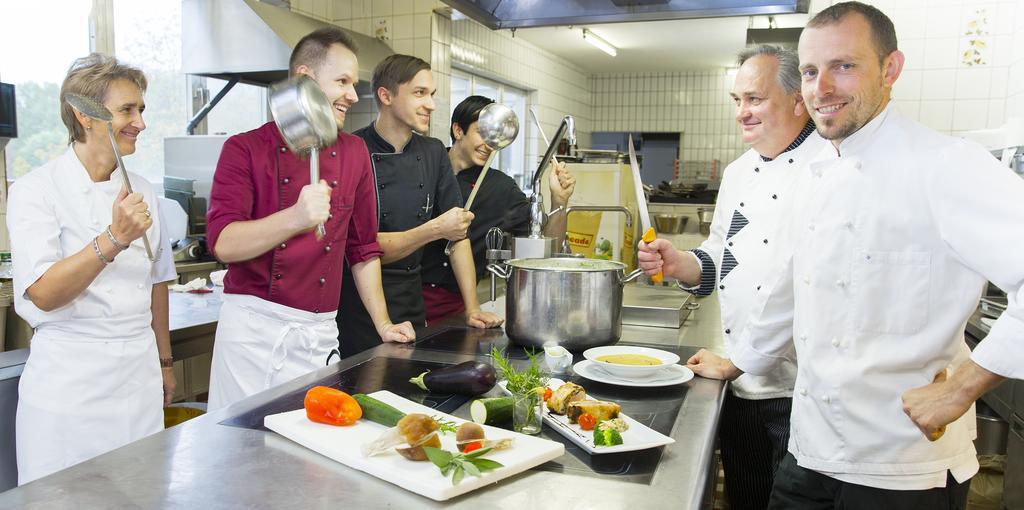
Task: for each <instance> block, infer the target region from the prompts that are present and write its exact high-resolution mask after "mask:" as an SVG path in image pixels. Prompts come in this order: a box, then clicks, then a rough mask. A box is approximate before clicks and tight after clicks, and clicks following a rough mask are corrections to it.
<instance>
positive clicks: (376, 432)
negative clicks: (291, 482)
mask: <svg viewBox="0 0 1024 510" xmlns="http://www.w3.org/2000/svg"><path fill="white" fill-rule="evenodd" d="M370 396H371V397H373V398H376V399H377V400H380V401H381V402H384V403H387V404H390V405H392V406H394V407H395V408H397V409H399V410H401V411H403V412H405V413H423V414H426V415H429V416H438V417H441V418H443V419H445V420H450V421H453V422H455V423H457V424H461V423H462V422H464V421H466V420H463V419H460V418H456V417H454V416H451V415H448V414H444V413H441V412H438V411H436V410H433V409H430V408H429V407H425V406H423V405H420V404H417V403H416V402H412V401H410V400H407V399H405V398H402V397H400V396H398V395H395V394H394V393H391V392H390V391H378V392H376V393H371V394H370ZM263 425H264V426H266V427H267V428H268V429H270V430H273V431H274V432H277V433H278V434H281V435H282V436H284V437H287V438H288V439H291V440H292V441H295V442H296V443H299V444H301V445H302V446H305V447H306V448H309V449H310V450H313V451H315V452H317V453H319V454H321V455H324V456H326V457H329V458H331V459H334V460H336V461H338V462H341V463H342V464H345V465H346V466H349V467H351V468H355V469H358V470H360V471H364V472H366V473H369V474H371V475H373V476H376V477H377V478H380V479H381V480H386V481H388V482H391V483H393V484H395V485H397V486H399V487H401V488H403V489H406V490H410V491H412V492H415V493H416V494H420V495H422V496H426V497H428V498H430V499H433V500H437V501H444V500H446V499H450V498H453V497H455V496H458V495H460V494H465V493H467V492H469V491H472V490H475V489H479V488H480V487H483V486H484V485H487V484H491V483H494V482H497V481H498V480H501V479H503V478H508V477H510V476H512V475H514V474H517V473H520V472H523V471H526V470H527V469H530V468H532V467H534V466H537V465H540V464H543V463H545V462H547V461H549V460H552V459H556V458H558V457H561V456H562V454H564V453H565V446H564V445H563V444H562V443H557V442H554V441H549V440H547V439H541V438H539V437H533V436H527V435H523V434H519V433H516V432H512V431H510V430H504V429H500V428H497V427H490V426H487V425H484V426H483V427H484V433H485V435H486V437H487V439H502V438H506V437H513V438H515V443H514V444H513V446H512V447H511V448H508V449H505V450H498V451H492V452H490V453H488V454H487V456H486V458H488V459H491V460H495V461H497V462H500V463H502V464H504V467H501V468H498V469H495V470H494V471H490V472H488V473H484V475H483V476H482V477H475V476H466V477H465V478H463V479H462V481H461V482H459V484H458V485H454V486H453V485H452V482H451V477H450V476H449V477H444V476H442V475H441V471H440V470H439V469H438V468H437V466H435V465H434V464H433V463H432V462H430V461H429V460H428V461H422V462H414V461H411V460H407V459H405V458H404V457H402V456H401V455H399V454H398V453H397V452H395V451H393V450H392V451H390V452H388V453H384V454H381V455H375V456H373V457H363V455H362V453H360V450H359V448H360V446H361V445H362V444H363V443H366V442H370V441H373V440H374V439H376V438H377V437H378V436H380V435H381V433H383V432H384V431H385V430H387V427H385V426H383V425H380V424H378V423H373V422H371V421H368V420H359V422H358V423H356V424H355V425H352V426H349V427H336V426H333V425H325V424H323V423H314V422H312V421H310V420H309V419H308V418H306V410H305V409H298V410H295V411H289V412H287V413H280V414H273V415H270V416H267V417H265V418H264V419H263ZM441 446H442V447H443V448H444V449H445V450H448V451H450V452H457V451H458V450H456V448H455V434H454V433H451V434H444V435H443V436H441Z"/></svg>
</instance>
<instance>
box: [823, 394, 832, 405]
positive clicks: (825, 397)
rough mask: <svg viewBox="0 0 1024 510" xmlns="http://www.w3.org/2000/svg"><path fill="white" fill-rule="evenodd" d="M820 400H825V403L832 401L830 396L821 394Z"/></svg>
mask: <svg viewBox="0 0 1024 510" xmlns="http://www.w3.org/2000/svg"><path fill="white" fill-rule="evenodd" d="M821 400H823V401H825V403H826V404H827V403H829V402H831V401H832V398H831V397H829V396H828V395H822V396H821Z"/></svg>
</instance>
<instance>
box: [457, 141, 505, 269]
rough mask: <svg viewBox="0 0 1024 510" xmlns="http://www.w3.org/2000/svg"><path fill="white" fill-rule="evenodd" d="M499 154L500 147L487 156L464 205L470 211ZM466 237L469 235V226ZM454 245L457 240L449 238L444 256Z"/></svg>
mask: <svg viewBox="0 0 1024 510" xmlns="http://www.w3.org/2000/svg"><path fill="white" fill-rule="evenodd" d="M497 155H498V149H494V150H492V151H491V155H490V156H487V162H486V163H484V166H483V169H482V170H480V176H479V177H477V178H476V183H474V184H473V191H470V192H469V198H467V199H466V207H463V209H465V210H467V211H468V210H469V208H470V207H473V201H474V200H476V194H477V193H478V192H479V191H480V187H481V186H483V184H484V177H487V171H488V170H490V168H491V162H492V161H494V157H495V156H497ZM466 237H469V232H468V228H467V232H466ZM454 247H455V241H452V240H449V241H448V243H447V244H445V245H444V256H445V257H451V256H452V249H454Z"/></svg>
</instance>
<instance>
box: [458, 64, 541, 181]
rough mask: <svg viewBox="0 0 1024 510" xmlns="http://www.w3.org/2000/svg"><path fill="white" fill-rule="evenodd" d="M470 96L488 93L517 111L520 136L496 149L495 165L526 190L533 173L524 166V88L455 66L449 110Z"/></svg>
mask: <svg viewBox="0 0 1024 510" xmlns="http://www.w3.org/2000/svg"><path fill="white" fill-rule="evenodd" d="M469 96H484V97H489V98H491V99H493V100H495V101H497V102H499V103H502V104H504V105H506V106H508V107H509V108H512V111H514V112H516V117H518V118H519V136H517V137H516V141H515V142H512V145H509V146H508V147H505V148H504V149H502V151H501V152H500V153H498V157H497V163H496V164H495V165H494V166H495V168H500V169H501V170H502V171H503V172H505V173H506V174H508V175H509V176H510V177H512V178H513V179H515V180H516V182H518V183H519V186H520V187H522V188H523V189H524V190H526V189H527V188H528V187H529V186H530V182H529V180H530V179H531V178H532V177H533V171H534V170H536V169H535V168H526V142H525V139H526V124H527V122H530V119H528V118H527V112H526V91H524V90H521V89H517V88H515V87H511V86H509V85H505V84H504V83H498V82H496V81H491V80H488V79H486V78H481V77H479V76H475V75H472V74H469V73H465V72H462V71H458V70H453V71H452V83H451V104H452V110H454V109H455V107H456V106H457V105H458V104H459V103H461V102H462V100H463V99H466V98H467V97H469Z"/></svg>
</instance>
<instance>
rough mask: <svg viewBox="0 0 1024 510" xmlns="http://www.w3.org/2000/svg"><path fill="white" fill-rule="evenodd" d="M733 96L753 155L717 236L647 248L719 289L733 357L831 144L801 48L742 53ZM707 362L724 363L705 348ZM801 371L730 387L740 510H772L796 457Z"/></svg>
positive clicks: (730, 176)
mask: <svg viewBox="0 0 1024 510" xmlns="http://www.w3.org/2000/svg"><path fill="white" fill-rule="evenodd" d="M737 63H738V64H739V66H740V67H739V69H738V70H737V72H736V79H735V82H734V84H733V87H732V91H731V93H730V95H731V96H732V98H733V101H734V102H735V103H736V122H737V124H738V126H739V128H740V132H741V134H742V136H743V141H744V143H747V144H748V145H750V147H751V148H750V150H748V151H747V152H746V153H744V154H743V155H742V156H740V157H739V159H737V160H736V161H734V162H733V163H731V164H730V165H729V166H728V167H727V168H726V169H725V174H724V177H723V179H722V186H721V188H720V190H719V192H718V200H717V205H716V207H715V217H714V219H713V220H712V222H711V234H710V235H709V236H708V239H707V241H705V242H704V243H703V244H701V246H700V247H699V248H697V249H694V250H691V251H690V252H682V251H679V250H676V249H675V248H674V247H673V246H672V244H671V243H670V242H668V241H666V240H664V239H658V240H655V241H653V242H652V243H650V244H645V243H643V242H641V243H640V256H639V260H640V266H641V267H643V268H644V269H646V270H648V272H649V273H656V272H658V271H664V272H665V274H667V275H669V276H671V277H674V278H677V279H678V280H679V281H680V282H681V285H688V286H689V287H683V290H686V291H688V292H691V293H693V294H696V295H699V296H707V295H710V294H711V293H712V292H714V291H715V290H716V289H717V290H718V296H719V302H720V304H721V308H722V338H723V339H724V344H725V351H726V353H727V354H728V353H731V352H732V351H733V350H734V349H736V348H737V345H736V339H737V338H739V335H740V333H741V332H742V331H743V330H744V328H745V327H746V326H747V322H748V320H749V317H750V315H751V314H753V313H754V312H756V311H757V308H755V307H756V306H757V305H758V304H759V303H760V302H761V298H760V296H761V293H762V292H763V291H764V290H763V289H764V287H765V286H766V285H767V283H768V281H769V280H770V279H771V273H770V272H769V269H770V268H769V267H768V266H767V264H768V262H769V261H770V260H771V257H769V256H768V254H769V253H771V251H772V250H774V249H775V245H776V243H777V237H776V235H775V231H776V229H777V227H778V225H779V223H780V222H781V221H782V218H783V216H784V215H785V214H788V210H787V204H788V203H789V202H790V201H791V198H792V187H793V181H794V180H795V178H796V177H797V175H798V174H799V173H800V172H804V171H806V169H807V163H808V162H809V161H810V160H811V157H813V156H814V155H815V154H816V153H818V152H820V151H821V149H822V148H823V147H824V146H825V141H824V140H823V139H822V138H821V137H820V136H818V134H817V133H815V131H814V123H813V122H811V119H810V117H809V116H808V114H807V110H806V108H805V107H804V102H803V98H802V97H801V95H800V71H799V70H798V65H799V59H798V57H797V54H796V52H795V51H793V50H786V49H782V48H778V47H775V46H757V47H752V48H747V49H745V50H743V51H742V52H740V54H739V55H738V58H737ZM701 356H702V357H709V358H711V357H714V356H715V355H714V354H712V353H710V352H706V351H704V352H702V353H701ZM795 379H796V365H795V364H794V363H792V362H791V361H788V360H787V361H785V362H784V363H783V365H782V366H781V367H780V368H779V369H778V370H775V371H773V372H772V373H770V374H768V375H765V376H757V375H753V374H746V375H743V376H741V377H739V378H738V379H736V380H735V381H733V382H732V384H731V385H730V388H729V391H728V392H727V393H726V397H725V403H724V405H723V407H722V418H721V420H720V422H719V428H718V436H719V445H720V448H721V451H722V464H723V466H724V469H725V490H726V494H727V495H728V498H729V504H730V506H732V507H733V508H743V509H764V508H766V507H767V506H768V498H769V496H770V495H771V491H772V479H773V474H774V473H775V470H776V469H777V468H778V466H779V462H781V461H782V458H783V457H784V456H785V455H786V445H787V442H788V440H789V414H790V406H791V404H792V398H791V397H792V395H793V381H794V380H795Z"/></svg>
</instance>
